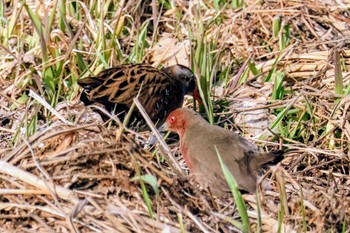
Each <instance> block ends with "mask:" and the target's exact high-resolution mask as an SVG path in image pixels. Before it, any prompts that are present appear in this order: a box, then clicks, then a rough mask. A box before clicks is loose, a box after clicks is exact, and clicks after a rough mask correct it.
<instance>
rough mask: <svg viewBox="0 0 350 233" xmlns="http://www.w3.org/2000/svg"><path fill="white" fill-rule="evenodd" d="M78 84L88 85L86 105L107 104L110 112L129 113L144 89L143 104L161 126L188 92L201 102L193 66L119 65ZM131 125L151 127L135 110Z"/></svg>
mask: <svg viewBox="0 0 350 233" xmlns="http://www.w3.org/2000/svg"><path fill="white" fill-rule="evenodd" d="M78 83H79V85H80V86H82V87H83V88H84V92H83V93H82V95H81V100H82V101H83V102H84V103H85V104H99V105H103V106H104V107H105V108H106V109H107V110H108V111H110V112H112V111H114V110H115V113H121V112H127V111H128V110H129V108H130V106H131V105H132V103H133V98H134V97H136V96H137V94H138V93H139V92H140V95H139V100H140V102H141V104H142V105H143V107H144V108H145V110H146V112H147V113H148V115H149V116H150V118H151V120H152V121H153V122H154V123H155V124H157V125H158V126H160V125H161V124H163V122H164V121H165V119H166V117H167V116H168V115H169V113H170V112H171V111H173V110H175V109H176V108H179V107H181V106H182V104H183V100H184V96H185V95H193V96H194V97H195V98H196V99H197V100H199V101H200V98H199V93H198V90H197V88H196V78H195V76H194V75H193V73H192V71H191V70H190V69H188V68H187V67H185V66H182V65H174V66H170V67H167V68H164V69H162V70H157V69H156V68H154V67H152V66H150V65H146V64H128V65H119V66H116V67H113V68H110V69H107V70H104V71H102V72H101V73H99V74H98V75H97V76H96V77H88V78H85V79H81V80H79V81H78ZM141 87H142V88H141ZM140 90H141V91H140ZM121 118H123V115H121ZM129 126H130V127H132V128H134V129H137V130H144V129H147V125H146V124H145V122H144V120H143V118H142V116H141V115H140V114H139V113H138V111H135V112H134V113H133V115H132V117H131V120H130V121H129Z"/></svg>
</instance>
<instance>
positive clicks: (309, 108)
mask: <svg viewBox="0 0 350 233" xmlns="http://www.w3.org/2000/svg"><path fill="white" fill-rule="evenodd" d="M91 2H93V1H91ZM154 2H156V1H152V2H151V1H145V2H143V1H140V2H136V1H125V2H123V1H121V2H120V3H119V4H121V5H123V6H124V10H123V11H118V10H117V12H116V14H115V15H113V16H112V17H111V16H109V15H108V14H106V17H105V18H106V19H105V21H104V22H101V20H100V18H99V15H98V12H97V10H96V12H95V11H94V12H95V13H96V14H94V12H89V11H88V10H87V12H85V13H84V14H82V19H80V18H79V17H77V18H74V17H72V16H71V15H70V16H69V17H68V16H67V17H66V18H65V19H66V20H67V22H64V23H67V25H68V24H69V25H70V28H71V29H72V30H73V31H72V32H71V33H72V34H69V33H67V32H64V33H63V32H62V31H60V27H59V26H58V25H59V24H60V23H62V22H60V20H59V19H60V18H59V17H58V16H57V15H55V16H56V17H55V18H54V21H53V29H55V30H52V31H50V37H48V38H46V40H47V42H50V43H48V47H49V49H48V50H49V56H48V60H47V61H45V62H44V61H43V58H42V57H43V53H42V50H41V49H42V48H40V46H39V45H40V43H37V44H36V46H34V47H31V45H32V44H35V42H34V40H35V39H37V40H39V39H38V36H36V38H35V36H33V35H37V34H35V33H34V29H33V24H32V23H31V21H30V19H29V16H28V13H27V12H26V11H22V12H21V14H19V16H18V18H17V19H16V20H17V21H14V22H12V23H13V24H15V25H16V26H15V27H14V29H13V31H12V32H11V33H12V34H10V35H8V34H6V33H5V32H6V30H5V29H4V30H3V29H0V32H1V34H0V37H1V41H2V44H0V46H1V48H2V49H1V50H0V83H1V87H0V89H1V91H0V158H1V161H0V177H1V179H0V194H1V195H0V229H1V231H2V232H6V231H7V232H14V231H18V232H23V231H25V232H33V231H36V232H185V231H188V232H236V231H238V229H236V228H235V227H233V225H232V224H230V223H229V222H228V221H227V219H226V217H230V218H234V219H237V220H239V216H238V213H237V210H236V206H235V204H234V202H233V199H232V198H227V199H215V198H213V197H211V195H209V194H208V193H207V192H206V191H203V190H199V189H198V188H197V187H196V186H195V185H194V184H193V182H192V181H191V180H188V179H187V178H184V179H178V178H177V176H176V175H175V171H173V170H172V169H171V168H170V167H169V165H168V164H167V163H166V162H164V161H163V157H162V155H161V153H159V152H157V153H153V151H152V150H149V151H148V150H144V149H143V148H142V146H141V144H142V142H144V141H145V140H147V138H148V137H149V136H150V133H149V132H145V133H142V134H138V135H137V139H135V134H134V133H133V132H125V133H123V134H121V135H120V136H118V135H119V134H118V130H120V129H118V127H117V126H116V125H109V124H108V123H107V124H106V123H103V122H102V121H101V119H100V118H99V115H98V114H96V113H94V112H92V111H91V110H90V109H87V108H86V107H85V106H83V105H82V104H81V103H79V101H78V97H77V95H78V93H79V91H80V90H79V87H78V86H77V85H76V79H77V78H79V77H81V76H86V75H89V72H90V71H91V72H97V71H98V70H100V69H103V68H104V67H106V66H108V65H111V66H113V65H116V64H119V63H123V62H128V59H129V58H130V57H131V54H133V59H132V61H134V62H140V61H141V60H142V61H146V62H147V61H151V60H152V61H153V62H154V63H156V64H163V63H168V64H169V63H171V62H174V61H169V60H167V61H164V60H165V59H168V58H169V56H167V53H170V52H169V51H171V53H174V54H172V55H170V57H172V58H174V57H176V59H175V62H180V63H187V65H188V63H189V61H190V62H191V64H192V65H193V67H194V68H195V71H196V74H197V75H198V77H199V75H200V74H202V79H203V76H204V72H203V70H202V69H200V66H201V63H200V62H199V60H196V59H198V57H196V54H195V52H196V51H197V50H196V49H197V47H196V46H198V43H199V41H200V40H201V39H203V40H204V39H205V40H206V43H208V44H211V43H212V44H215V46H214V47H215V49H214V51H209V49H208V51H206V52H207V53H208V54H218V57H215V59H217V60H215V62H213V63H211V64H210V65H208V69H210V74H211V75H213V76H212V79H211V84H212V85H213V86H214V87H213V88H212V90H211V91H212V93H211V94H212V99H213V100H214V112H215V113H216V114H215V119H216V121H217V122H218V123H219V124H222V125H223V126H225V127H228V128H239V129H240V130H241V131H242V132H243V134H244V135H246V137H248V136H249V135H250V136H255V137H253V138H252V140H253V141H255V142H256V143H257V144H259V145H260V146H261V147H263V148H264V149H267V150H270V149H271V148H278V147H280V146H283V148H285V149H286V150H287V151H288V152H287V153H286V158H285V159H284V160H283V161H282V163H281V165H280V166H278V167H275V168H273V169H271V170H269V171H268V172H267V174H266V178H265V179H266V180H267V181H268V182H269V183H270V185H271V190H263V191H262V192H261V193H260V194H259V195H258V197H259V199H260V202H261V204H260V206H261V221H262V228H261V229H260V230H262V232H277V231H280V232H325V231H328V232H350V230H349V229H350V228H349V225H350V174H349V173H350V164H349V159H350V157H349V148H348V147H349V140H350V123H349V115H348V112H349V107H350V99H349V96H348V93H349V91H350V89H349V86H350V83H349V69H350V58H349V57H350V50H349V49H348V48H349V39H350V30H349V29H350V28H349V25H350V24H349V15H350V11H349V3H347V4H348V5H341V4H340V3H339V2H333V1H329V2H327V1H264V2H261V1H245V3H246V7H245V8H243V9H238V10H237V9H236V10H234V9H231V8H230V7H229V6H226V7H225V8H222V9H221V10H219V11H218V10H215V7H214V5H213V4H212V3H211V2H210V1H203V2H202V3H197V2H192V1H190V2H187V1H174V2H175V3H174V4H175V5H176V9H165V7H164V8H162V9H161V8H160V7H159V6H156V5H152V4H154ZM1 3H2V2H1ZM85 3H86V4H87V6H88V7H93V6H92V4H90V5H88V1H86V2H85ZM137 3H140V4H139V5H138V4H137ZM28 4H29V7H30V8H31V9H32V10H33V11H34V12H36V13H37V14H38V15H40V16H41V19H42V20H43V21H45V20H47V19H48V17H47V15H45V12H50V9H52V8H53V7H54V6H53V3H52V4H49V5H47V6H46V8H45V7H44V6H43V5H41V4H39V3H37V2H35V1H33V2H31V3H28ZM201 4H202V5H201ZM344 4H346V2H345V1H344ZM3 5H6V6H7V8H6V9H7V10H6V11H5V13H4V14H5V15H6V17H7V18H8V19H12V18H11V15H13V14H15V13H12V12H13V10H14V9H17V10H18V9H19V8H18V7H17V2H16V1H14V2H12V1H8V2H4V3H3ZM15 6H16V7H15ZM18 6H19V4H18ZM135 6H139V7H135ZM152 7H153V9H157V11H154V10H153V11H152ZM45 9H47V11H45ZM105 13H106V12H105ZM79 16H80V15H79ZM276 17H281V19H282V21H281V22H282V23H281V24H282V28H283V27H284V26H285V25H288V27H289V29H288V30H289V31H290V32H289V33H287V32H286V31H285V30H286V28H284V29H282V30H281V31H280V32H279V34H278V35H274V33H273V30H272V24H273V20H274V19H276ZM107 19H108V20H107ZM147 19H149V25H148V27H147V28H148V33H147V34H146V37H145V38H144V41H143V42H144V43H146V42H147V44H148V45H149V46H150V47H149V48H145V50H144V51H143V50H141V49H140V50H138V51H137V52H135V51H134V50H133V48H135V47H136V46H137V45H138V44H140V41H138V40H139V39H140V30H139V29H140V28H142V25H143V22H145V20H147ZM158 19H159V21H158ZM122 20H124V24H122V23H120V22H121V21H122ZM199 21H200V22H201V23H199ZM97 22H98V23H97ZM155 22H157V23H156V24H154V23H155ZM12 23H10V24H5V23H3V24H2V27H3V28H7V27H9V25H11V24H12ZM101 23H103V25H104V26H105V27H103V28H102V29H101V28H99V27H97V26H100V25H101ZM200 24H201V25H202V26H200ZM118 25H119V26H120V27H123V30H124V31H123V30H121V31H118V32H116V34H115V35H117V36H116V37H117V40H116V41H118V43H119V45H118V44H117V42H115V44H113V43H112V42H113V38H112V37H111V35H110V34H108V33H107V32H110V31H113V29H115V28H118ZM201 30H202V31H201ZM67 31H69V30H68V29H67ZM116 31H117V30H116ZM101 32H106V35H105V36H106V37H108V38H105V40H104V41H103V39H101V37H102V34H101ZM118 33H119V34H118ZM283 34H284V35H283ZM286 34H289V36H287V35H286ZM74 35H78V36H77V37H74ZM191 36H192V38H190V37H191ZM166 37H169V38H172V39H176V40H177V41H180V42H181V43H182V44H180V46H179V45H176V47H175V48H173V47H171V46H170V44H171V45H172V44H174V43H173V40H171V41H172V42H168V44H167V42H165V45H168V46H169V47H171V48H167V49H164V47H161V46H159V45H155V46H153V44H155V43H156V42H157V41H160V40H162V39H164V38H166ZM286 37H287V38H286ZM281 40H283V41H282V42H283V43H282V42H281ZM111 41H112V42H111ZM103 42H106V43H110V44H108V45H113V46H115V47H108V46H107V48H105V47H104V46H105V45H104V44H103ZM281 43H282V44H281ZM181 45H185V46H188V47H186V49H185V50H183V48H181ZM157 46H158V47H157ZM281 46H282V47H281ZM146 47H147V46H146ZM178 47H180V48H179V50H176V48H178ZM29 48H30V49H29ZM55 49H56V50H55ZM58 51H59V55H58V56H57V57H54V55H53V54H55V52H58ZM178 51H181V52H178ZM184 51H186V53H187V52H188V53H190V54H192V55H191V56H190V59H188V58H187V57H184V55H183V54H184ZM336 51H339V57H340V59H341V70H340V75H341V80H342V84H343V86H344V87H343V93H342V94H339V93H337V91H336V88H335V82H336V81H335V80H336V77H337V72H339V69H338V71H337V62H336V59H335V57H336V56H335V55H334V54H335V53H336ZM177 52H178V54H177V55H175V53H177ZM77 54H81V55H82V58H83V60H84V62H85V64H86V69H84V68H82V67H84V66H83V65H82V63H79V58H78V56H77ZM179 54H181V55H179ZM104 56H105V57H104ZM103 58H105V61H103ZM186 59H188V60H186ZM213 60H214V59H213ZM246 61H249V64H248V62H246ZM60 62H62V63H60ZM59 65H62V67H63V68H62V70H61V72H58V71H57V70H55V71H57V73H55V74H57V77H58V81H57V86H56V87H57V88H56V91H57V94H56V95H55V94H53V95H52V94H50V93H48V92H47V89H48V86H47V85H46V83H45V80H44V77H46V76H45V75H44V73H45V72H46V71H45V72H44V70H45V69H46V67H54V66H59ZM198 67H199V68H198ZM227 68H228V69H229V71H227V76H226V77H225V78H221V77H219V76H220V75H219V74H222V73H224V72H225V69H227ZM87 69H89V70H90V71H87ZM254 69H256V70H257V71H258V72H257V73H254ZM58 70H59V69H58ZM82 70H84V71H82ZM45 74H47V73H45ZM216 74H218V75H217V77H216ZM278 74H281V75H282V76H283V80H282V81H281V82H280V85H281V86H278V87H277V83H278V81H277V78H276V77H277V76H278ZM338 75H339V74H338ZM268 77H270V80H267V79H268ZM217 79H218V80H217ZM43 80H44V81H43ZM265 81H267V82H265ZM29 89H31V90H34V91H35V92H37V93H39V94H40V95H41V96H42V97H43V98H44V99H46V100H47V101H49V102H50V103H51V104H52V105H53V106H55V108H56V110H57V111H58V114H60V115H62V116H63V117H64V118H65V119H66V120H67V121H69V122H71V124H66V123H62V121H61V120H59V118H58V117H57V116H58V114H51V113H50V111H49V110H47V108H45V107H43V105H42V104H40V103H38V102H37V101H36V100H34V99H33V98H32V97H29V98H28V99H25V98H24V97H23V96H25V97H27V94H28V93H29V92H28V90H29ZM276 93H277V94H276ZM24 94H25V95H24ZM272 96H274V97H276V98H272ZM21 97H22V98H24V99H25V101H23V102H21V101H22V99H21ZM65 100H69V101H65ZM237 103H238V104H237ZM247 103H249V104H247ZM250 103H253V105H250ZM186 105H187V106H189V107H191V105H192V103H191V101H188V102H187V103H186ZM254 111H259V114H263V115H264V116H265V117H263V119H264V120H260V122H263V123H264V124H262V125H263V126H261V125H257V124H253V125H250V123H247V122H246V121H239V120H238V119H241V118H242V117H241V115H239V114H242V113H244V114H246V115H245V116H249V114H252V113H254ZM37 115H39V117H36V116H37ZM238 116H239V117H238ZM243 118H244V117H243ZM33 119H35V120H33ZM232 119H237V121H236V122H235V124H233V121H234V120H232ZM254 127H255V128H260V131H259V135H256V134H255V133H254V132H256V131H250V128H254ZM267 127H269V128H270V129H271V131H273V133H274V134H275V135H277V136H274V135H273V134H271V133H269V131H268V130H266V128H267ZM170 147H171V150H172V152H174V154H175V156H176V158H177V160H178V161H179V162H180V164H181V165H183V164H184V163H183V161H182V158H181V156H180V154H179V152H178V144H177V143H176V142H175V143H170ZM183 168H184V169H185V166H183ZM146 174H149V175H152V176H153V177H155V178H156V181H157V185H156V186H157V187H159V188H160V192H159V196H158V195H157V191H155V189H154V188H153V187H152V186H151V185H149V184H146V190H147V193H148V196H149V199H150V207H151V209H152V211H150V208H149V206H147V198H145V195H144V193H143V192H142V188H141V187H142V183H143V182H140V179H139V177H140V175H146ZM133 178H135V179H133ZM146 183H147V182H146ZM244 199H245V201H246V202H247V206H248V215H249V218H250V223H251V228H252V230H253V231H259V228H260V226H259V221H258V219H259V218H258V206H259V204H257V196H255V195H250V194H245V195H244ZM152 214H153V218H152V217H150V215H152ZM278 228H280V229H278Z"/></svg>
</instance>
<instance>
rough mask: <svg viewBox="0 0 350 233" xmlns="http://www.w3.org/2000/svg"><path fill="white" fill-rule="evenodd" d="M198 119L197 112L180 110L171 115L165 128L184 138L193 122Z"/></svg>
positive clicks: (185, 109) (186, 109)
mask: <svg viewBox="0 0 350 233" xmlns="http://www.w3.org/2000/svg"><path fill="white" fill-rule="evenodd" d="M196 119H198V115H197V113H196V112H195V111H193V110H191V109H188V108H178V109H176V110H174V111H173V112H171V113H170V115H169V116H168V118H167V119H166V121H165V128H167V129H168V130H171V131H174V132H176V133H178V134H179V136H180V137H182V136H183V135H184V133H185V131H186V129H188V128H189V127H191V124H192V122H193V121H195V120H196Z"/></svg>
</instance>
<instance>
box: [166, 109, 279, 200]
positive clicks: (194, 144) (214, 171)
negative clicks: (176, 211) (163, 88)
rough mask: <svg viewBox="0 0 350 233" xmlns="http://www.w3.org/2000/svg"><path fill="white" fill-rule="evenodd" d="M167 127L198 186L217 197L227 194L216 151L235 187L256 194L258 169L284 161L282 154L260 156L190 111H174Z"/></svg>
mask: <svg viewBox="0 0 350 233" xmlns="http://www.w3.org/2000/svg"><path fill="white" fill-rule="evenodd" d="M166 124H167V126H168V128H169V129H170V130H173V131H175V132H177V133H178V134H179V136H180V148H181V152H182V154H183V156H184V159H185V162H186V164H187V163H189V164H190V167H189V168H190V171H191V173H193V174H194V176H195V178H196V180H197V181H198V183H200V184H201V185H203V186H209V187H210V188H211V191H212V192H213V193H214V194H216V195H218V196H221V195H224V194H225V193H228V192H229V191H230V190H229V187H228V185H227V182H226V180H225V177H224V174H223V172H222V169H221V166H220V163H219V160H218V155H217V153H216V150H215V147H216V148H217V149H218V151H219V153H220V156H221V158H222V159H223V162H224V163H225V165H226V166H227V167H228V168H229V170H230V171H231V173H232V175H233V177H234V178H235V180H236V182H237V183H238V186H239V187H240V188H241V189H244V190H246V191H248V192H251V193H255V190H256V183H257V178H258V171H259V170H260V169H261V166H262V165H265V164H267V163H271V162H273V161H275V162H276V161H277V159H276V157H278V158H279V159H281V158H283V156H282V152H281V153H280V152H279V153H273V152H271V153H260V152H259V150H258V149H257V147H256V146H255V145H253V144H252V143H250V142H249V141H248V140H247V139H245V138H243V137H242V136H240V135H238V134H236V133H234V132H232V131H229V130H226V129H223V128H220V127H218V126H213V125H210V124H209V123H208V122H207V121H205V120H204V119H203V118H202V117H201V116H200V115H198V114H197V113H195V112H194V111H193V110H190V109H185V108H181V109H177V110H175V111H174V112H172V113H171V114H170V115H169V116H168V118H167V120H166Z"/></svg>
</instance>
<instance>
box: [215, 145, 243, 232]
mask: <svg viewBox="0 0 350 233" xmlns="http://www.w3.org/2000/svg"><path fill="white" fill-rule="evenodd" d="M215 151H216V153H217V155H218V158H219V162H220V165H221V169H222V171H223V173H224V175H225V179H226V181H227V183H228V185H229V187H230V189H231V192H232V195H233V198H234V200H235V203H236V205H237V208H238V212H239V216H240V217H241V219H242V224H241V223H239V222H236V221H233V222H232V224H234V225H235V226H236V227H237V228H239V229H240V230H241V231H242V232H249V230H250V225H249V218H248V213H247V207H246V204H245V202H244V200H243V197H242V195H241V192H240V191H239V189H238V185H237V182H236V181H235V179H234V177H233V176H232V174H231V172H230V170H229V169H228V168H227V166H226V165H225V164H224V162H223V161H222V159H221V155H220V153H219V151H218V149H217V147H216V146H215Z"/></svg>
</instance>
